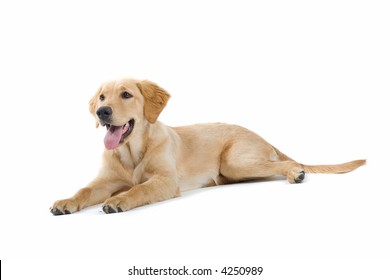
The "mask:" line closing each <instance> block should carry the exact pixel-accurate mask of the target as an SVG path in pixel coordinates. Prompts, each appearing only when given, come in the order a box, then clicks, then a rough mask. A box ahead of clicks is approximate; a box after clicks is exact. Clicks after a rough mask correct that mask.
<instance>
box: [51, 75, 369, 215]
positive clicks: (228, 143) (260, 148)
mask: <svg viewBox="0 0 390 280" xmlns="http://www.w3.org/2000/svg"><path fill="white" fill-rule="evenodd" d="M168 99H169V94H168V93H167V92H166V91H165V90H163V89H162V88H160V87H158V86H157V85H156V84H154V83H151V82H148V81H138V80H132V79H122V80H115V81H110V82H107V83H105V84H103V85H102V86H101V88H100V89H99V90H98V92H97V94H96V95H95V96H94V97H93V98H92V99H91V101H90V111H91V113H92V114H93V115H94V116H95V118H96V121H97V122H96V124H97V126H98V125H99V123H100V124H101V125H102V126H106V127H107V135H106V137H105V139H104V143H105V146H106V149H105V151H104V154H103V166H102V168H101V170H100V172H99V174H98V176H97V177H96V178H95V179H94V180H93V181H92V182H91V183H90V184H89V185H88V186H86V187H85V188H83V189H81V190H79V191H78V192H77V193H76V194H75V195H74V196H73V197H71V198H69V199H64V200H59V201H56V202H55V203H54V205H53V206H52V207H51V212H52V213H53V214H54V215H62V214H70V213H73V212H75V211H78V210H80V209H83V208H85V207H88V206H91V205H95V204H99V203H103V202H104V205H103V210H104V212H106V213H115V212H122V211H127V210H130V209H132V208H135V207H137V206H141V205H145V204H150V203H153V202H157V201H162V200H166V199H169V198H173V197H176V196H179V195H180V192H181V191H184V190H190V189H195V188H200V187H205V186H215V185H220V184H227V183H234V182H241V181H246V180H253V179H258V178H263V177H269V176H273V175H284V176H286V177H287V180H288V181H289V182H290V183H300V182H301V181H302V180H303V179H304V176H305V172H307V173H344V172H349V171H352V170H354V169H356V168H357V167H359V166H361V165H363V164H364V163H365V160H355V161H351V162H348V163H343V164H337V165H313V166H308V165H303V164H300V163H297V162H296V161H294V160H292V159H291V158H289V157H287V156H286V155H284V154H283V153H281V152H280V151H279V150H277V149H276V148H275V147H273V146H272V145H270V144H269V143H267V142H266V141H265V140H264V139H262V138H261V137H260V136H258V135H257V134H255V133H254V132H251V131H249V130H247V129H245V128H243V127H240V126H236V125H228V124H222V123H215V124H199V125H192V126H183V127H175V128H172V127H168V126H166V125H164V124H162V123H161V122H159V121H157V118H158V116H159V114H160V113H161V111H162V110H163V108H164V107H165V105H166V103H167V101H168Z"/></svg>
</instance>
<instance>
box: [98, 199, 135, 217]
mask: <svg viewBox="0 0 390 280" xmlns="http://www.w3.org/2000/svg"><path fill="white" fill-rule="evenodd" d="M126 200H127V199H126V198H125V197H121V196H115V197H111V198H109V199H107V200H106V201H105V202H104V204H103V211H104V212H105V213H106V214H112V213H118V212H123V211H127V210H129V209H130V207H128V205H127V203H126Z"/></svg>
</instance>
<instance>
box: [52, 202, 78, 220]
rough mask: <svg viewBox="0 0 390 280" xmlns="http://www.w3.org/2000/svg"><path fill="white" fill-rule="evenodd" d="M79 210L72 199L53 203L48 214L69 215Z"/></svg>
mask: <svg viewBox="0 0 390 280" xmlns="http://www.w3.org/2000/svg"><path fill="white" fill-rule="evenodd" d="M78 210H79V205H78V203H77V202H76V201H75V200H74V199H62V200H57V201H56V202H54V204H53V206H52V207H50V212H51V213H52V214H53V215H55V216H58V215H64V214H71V213H74V212H76V211H78Z"/></svg>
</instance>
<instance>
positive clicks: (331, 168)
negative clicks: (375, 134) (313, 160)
mask: <svg viewBox="0 0 390 280" xmlns="http://www.w3.org/2000/svg"><path fill="white" fill-rule="evenodd" d="M273 148H274V150H275V152H276V154H277V155H278V156H279V158H280V160H291V161H295V160H293V159H292V158H290V157H288V156H286V155H285V154H283V153H282V152H281V151H279V150H278V149H276V148H275V147H273ZM364 164H366V160H365V159H359V160H353V161H349V162H345V163H340V164H321V165H305V164H301V165H302V167H303V169H304V170H305V172H306V173H326V174H339V173H347V172H350V171H353V170H355V169H356V168H358V167H360V166H362V165H364Z"/></svg>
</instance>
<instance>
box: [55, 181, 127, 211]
mask: <svg viewBox="0 0 390 280" xmlns="http://www.w3.org/2000/svg"><path fill="white" fill-rule="evenodd" d="M125 186H126V183H125V182H123V181H121V180H113V179H106V178H96V179H95V180H93V181H92V182H91V183H89V184H88V186H86V187H85V188H82V189H80V190H79V191H78V192H77V193H76V194H75V195H74V196H72V197H70V198H68V199H62V200H57V201H56V202H54V204H53V206H52V207H51V208H50V211H51V213H52V214H53V215H63V214H71V213H74V212H76V211H79V210H81V209H83V208H85V207H88V206H92V205H96V204H99V203H102V202H104V201H105V200H106V199H107V198H109V197H111V195H113V194H114V193H115V192H118V191H120V190H121V189H123V188H124V187H125Z"/></svg>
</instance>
